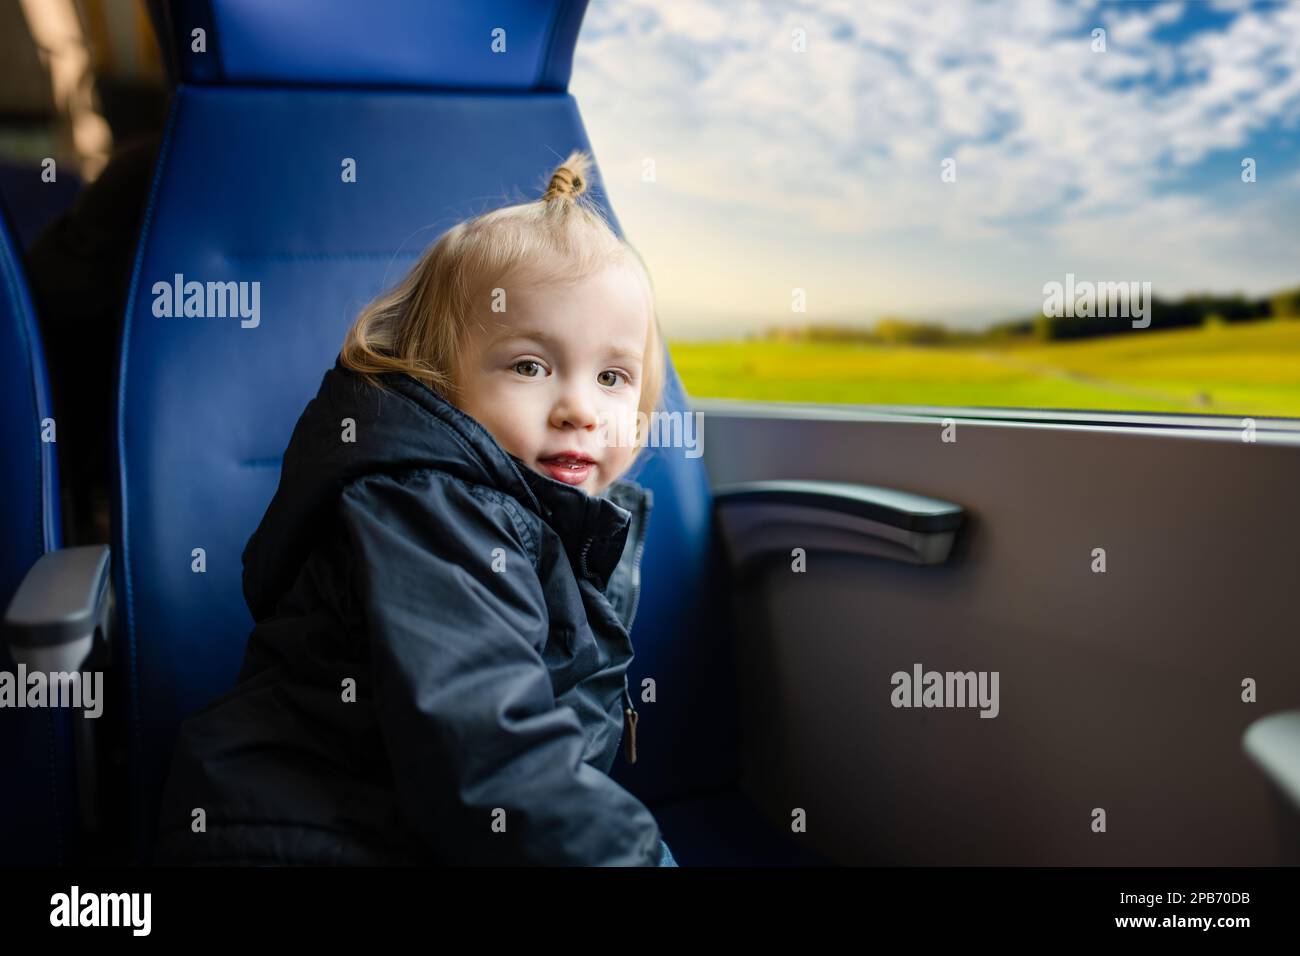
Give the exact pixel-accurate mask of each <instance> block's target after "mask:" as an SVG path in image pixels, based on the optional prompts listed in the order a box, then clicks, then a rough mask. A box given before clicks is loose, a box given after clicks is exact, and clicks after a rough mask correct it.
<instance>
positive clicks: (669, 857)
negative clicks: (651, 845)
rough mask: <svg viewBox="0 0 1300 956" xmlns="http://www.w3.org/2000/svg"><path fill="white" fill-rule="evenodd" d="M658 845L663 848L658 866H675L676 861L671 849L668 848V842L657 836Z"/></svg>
mask: <svg viewBox="0 0 1300 956" xmlns="http://www.w3.org/2000/svg"><path fill="white" fill-rule="evenodd" d="M659 845H660V846H661V847H662V848H663V854H662V855H661V856H660V857H659V865H660V866H677V861H676V860H674V859H673V851H672V850H670V849H668V844H667V843H665V842H664V841H663V837H660V838H659Z"/></svg>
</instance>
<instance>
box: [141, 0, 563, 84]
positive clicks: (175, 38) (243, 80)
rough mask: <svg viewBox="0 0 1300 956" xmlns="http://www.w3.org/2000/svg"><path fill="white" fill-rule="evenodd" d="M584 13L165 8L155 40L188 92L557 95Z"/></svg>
mask: <svg viewBox="0 0 1300 956" xmlns="http://www.w3.org/2000/svg"><path fill="white" fill-rule="evenodd" d="M586 7H587V0H495V2H493V3H479V2H465V0H365V2H358V0H270V2H268V0H170V2H168V3H167V5H166V16H165V20H166V23H165V27H164V28H165V30H166V33H167V36H166V37H161V38H160V40H161V41H162V42H163V43H164V44H169V45H170V46H171V49H170V50H169V51H168V53H169V57H168V58H169V60H171V61H172V62H174V63H175V64H176V65H177V69H178V71H179V79H180V81H181V82H185V83H201V84H208V85H221V84H231V85H263V86H289V85H311V86H347V87H361V86H379V87H384V86H394V87H414V88H424V89H448V90H520V91H529V90H547V91H563V90H565V89H567V88H568V85H569V75H570V73H571V71H572V67H573V48H574V45H575V44H576V43H577V39H578V28H579V27H580V26H581V24H582V16H583V13H584V12H585V11H586ZM197 31H202V33H198V32H197Z"/></svg>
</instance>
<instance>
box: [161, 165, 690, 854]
mask: <svg viewBox="0 0 1300 956" xmlns="http://www.w3.org/2000/svg"><path fill="white" fill-rule="evenodd" d="M589 165H590V164H589V159H588V157H587V156H586V154H585V153H582V152H574V153H571V154H570V155H569V156H568V158H566V159H565V160H564V162H563V163H562V164H561V165H560V166H559V167H558V168H556V169H555V170H554V172H553V174H552V175H551V177H550V180H549V183H548V186H547V188H546V191H545V193H544V195H543V196H542V197H541V198H540V199H539V200H537V201H535V202H526V203H522V204H518V205H511V206H506V207H504V208H501V209H497V210H494V211H492V212H489V213H486V214H484V215H481V216H478V217H476V218H473V219H471V220H468V221H466V222H462V223H460V224H458V225H456V226H454V227H453V228H451V229H450V230H448V231H447V232H446V233H445V234H444V235H443V236H441V237H440V238H439V239H438V240H437V241H436V242H435V243H434V244H433V245H432V246H431V247H430V248H429V249H428V250H427V251H426V252H425V254H424V255H423V256H422V257H421V259H420V260H419V262H418V263H417V264H416V265H415V267H414V268H413V269H412V270H411V272H410V273H409V274H408V275H407V276H406V277H405V278H404V279H403V280H402V281H401V282H400V283H399V284H398V285H397V286H396V287H395V288H393V289H392V290H391V291H389V292H387V293H385V294H384V295H382V296H380V297H379V298H378V299H376V300H375V301H374V302H372V303H371V304H370V305H369V306H367V307H366V308H365V309H364V310H363V311H362V312H361V314H360V315H359V316H358V317H357V319H356V321H355V323H354V324H353V326H352V328H351V329H350V330H349V332H348V334H347V337H346V340H345V342H344V345H343V348H342V350H341V352H340V354H339V357H338V360H337V361H336V362H335V365H334V367H333V368H332V369H331V370H329V371H328V372H326V374H325V376H324V378H323V380H322V382H321V386H320V390H319V392H318V394H317V395H316V397H315V398H314V399H312V401H311V402H310V403H309V404H308V406H307V408H306V410H305V411H304V412H303V414H302V416H301V418H300V419H299V421H298V423H297V425H296V427H295V429H294V433H293V436H292V438H291V439H290V442H289V446H288V448H287V450H286V452H285V456H284V461H283V466H282V469H281V474H280V484H279V487H278V489H277V490H276V494H275V497H274V499H273V500H272V502H271V504H270V506H269V507H268V508H267V511H266V514H265V515H264V516H263V518H262V521H261V523H260V524H259V526H258V528H257V530H256V532H255V533H254V534H253V536H252V537H251V538H250V539H249V542H248V545H247V547H246V548H245V550H244V555H243V560H244V596H245V599H246V601H247V602H248V606H249V609H250V611H251V612H252V614H253V618H254V620H255V621H256V625H255V627H254V629H253V631H252V633H251V635H250V637H249V640H248V646H247V649H246V652H245V657H244V662H243V667H242V669H241V671H240V675H239V681H238V683H237V686H236V687H235V688H234V689H233V690H232V691H230V692H229V693H228V694H226V695H225V696H224V697H222V698H220V699H219V700H217V701H215V702H214V703H212V704H210V705H209V706H207V707H205V708H204V709H203V710H201V711H199V712H198V713H196V714H194V715H192V716H191V717H190V718H189V719H188V720H187V721H186V722H185V723H184V724H183V725H182V728H181V733H180V737H179V740H178V743H177V747H176V751H175V754H174V757H173V761H172V766H171V771H170V776H169V778H168V782H167V788H166V793H165V795H164V801H163V812H162V816H161V819H160V824H159V838H158V843H157V851H156V861H157V862H160V863H178V862H204V863H308V864H321V863H361V864H389V863H429V862H434V863H451V864H547V865H564V864H587V865H592V864H594V865H648V866H675V865H676V864H675V863H674V861H673V858H672V854H671V853H670V852H669V850H668V847H667V844H666V843H665V842H664V841H663V839H662V836H661V834H660V831H659V827H658V825H657V823H656V821H655V819H654V818H653V816H652V815H651V814H650V812H649V810H648V809H647V808H646V807H645V806H644V805H643V804H642V803H641V802H640V801H639V800H637V799H636V798H635V797H634V796H632V794H630V793H629V792H628V791H627V790H625V789H624V788H622V787H620V786H619V785H618V784H616V783H615V782H614V781H613V779H612V778H611V777H610V776H609V770H610V768H611V766H612V764H613V761H614V759H615V757H616V755H617V752H618V748H619V744H620V741H621V742H622V743H623V745H624V752H625V757H626V759H627V760H628V761H629V762H631V761H635V760H636V756H637V754H636V723H637V716H638V715H637V713H636V709H635V707H634V706H633V703H632V697H631V694H630V692H629V689H628V679H627V667H628V664H629V662H630V661H631V659H632V655H633V649H632V645H631V642H630V639H629V636H628V634H629V631H630V629H631V626H632V621H633V618H634V617H635V613H636V606H637V600H638V596H639V592H640V568H639V563H640V558H641V553H642V549H643V546H644V540H645V531H646V520H647V518H648V516H649V513H650V508H651V505H652V500H651V495H650V493H649V491H648V490H646V489H644V488H642V487H641V486H640V485H638V484H636V483H635V482H634V481H632V480H630V479H629V478H627V477H625V476H626V475H627V474H628V472H629V470H630V468H631V467H632V465H633V463H634V460H635V459H636V456H637V452H638V450H639V448H640V446H641V445H642V444H643V443H644V440H645V425H646V423H647V421H648V419H649V415H650V413H651V412H652V411H653V410H654V409H655V407H656V406H657V404H658V401H659V397H660V391H661V389H662V384H663V378H664V369H665V358H664V351H663V344H662V341H661V335H660V330H659V328H658V321H657V319H656V316H655V312H654V306H653V297H652V290H651V287H650V282H649V278H648V276H647V274H646V272H645V270H644V268H643V266H642V264H641V262H640V260H639V258H638V256H637V255H636V254H635V252H634V251H633V250H632V249H631V247H630V246H628V245H627V244H626V243H625V242H623V241H622V240H620V239H619V238H618V237H617V236H616V235H615V234H614V233H613V231H612V230H611V229H610V228H609V226H608V224H607V223H606V222H605V221H604V220H603V218H602V217H601V216H600V214H599V211H598V210H597V209H596V208H595V207H594V206H593V205H592V204H590V202H589V199H588V196H587V187H588V183H589ZM629 436H630V438H629Z"/></svg>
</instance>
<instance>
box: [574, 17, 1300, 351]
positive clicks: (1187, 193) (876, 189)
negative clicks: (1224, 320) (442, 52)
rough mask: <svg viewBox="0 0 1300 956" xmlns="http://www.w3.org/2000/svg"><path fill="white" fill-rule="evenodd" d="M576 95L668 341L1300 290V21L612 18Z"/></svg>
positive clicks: (584, 45) (586, 35)
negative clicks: (1075, 288) (1077, 302)
mask: <svg viewBox="0 0 1300 956" xmlns="http://www.w3.org/2000/svg"><path fill="white" fill-rule="evenodd" d="M1097 28H1100V29H1104V30H1105V31H1106V50H1105V52H1096V51H1094V50H1093V43H1094V41H1093V35H1092V34H1093V30H1094V29H1097ZM795 31H802V35H803V36H804V37H805V38H806V42H805V49H804V52H796V51H795V50H794V49H793V44H794V38H795ZM570 89H571V90H572V92H573V94H574V96H575V97H576V98H577V101H578V104H579V106H580V108H581V110H582V113H583V117H584V119H585V121H586V124H587V131H588V134H589V135H590V137H591V141H592V145H593V148H594V149H595V152H596V156H597V159H598V160H599V162H600V165H601V170H602V173H603V174H604V177H605V181H606V187H607V189H608V191H609V194H610V198H611V201H612V203H613V205H614V208H615V210H616V211H617V213H618V216H619V219H620V221H621V223H622V224H623V227H624V230H625V232H626V234H627V236H628V238H629V239H630V240H631V241H632V243H633V244H634V245H636V246H637V248H638V249H639V250H640V251H641V253H642V255H644V256H645V258H646V261H647V263H648V264H649V266H650V269H651V272H652V277H653V280H654V283H655V289H656V294H657V298H658V304H659V312H660V319H661V322H662V323H663V326H664V328H665V330H666V331H667V332H668V334H669V335H673V336H682V337H696V336H704V337H709V336H714V335H726V334H733V333H736V332H741V331H745V330H749V329H754V328H761V327H763V326H764V325H767V324H769V323H772V322H793V321H829V322H848V321H860V322H871V321H874V320H875V319H877V318H879V317H881V316H884V315H903V316H908V317H912V318H917V319H937V320H941V321H946V322H948V323H950V324H952V325H969V326H979V325H983V324H986V323H987V322H989V321H993V320H997V319H1002V318H1010V317H1013V316H1018V315H1027V314H1030V313H1032V312H1034V311H1035V310H1036V309H1037V308H1038V307H1039V306H1040V305H1041V303H1042V286H1043V284H1044V283H1045V282H1049V281H1052V280H1058V281H1063V280H1064V277H1065V274H1066V273H1067V272H1073V273H1074V274H1075V275H1076V276H1077V277H1078V278H1080V279H1093V280H1104V281H1121V280H1136V281H1150V282H1151V283H1152V285H1153V289H1154V292H1155V294H1156V295H1160V296H1173V297H1176V296H1178V295H1181V294H1184V293H1186V292H1196V291H1217V292H1236V291H1240V292H1244V293H1247V294H1264V293H1268V292H1271V291H1274V290H1276V289H1278V288H1281V287H1288V286H1296V285H1300V225H1298V224H1300V2H1238V0H1184V2H1104V0H1097V2H1088V0H1059V2H1053V0H871V2H861V0H857V2H854V0H842V2H841V0H819V2H815V3H813V2H808V3H804V2H778V0H767V2H760V0H749V2H743V0H669V2H657V0H592V2H591V5H590V7H589V8H588V11H587V15H586V19H585V21H584V23H583V28H582V34H581V35H580V37H579V40H578V49H577V53H576V55H575V59H574V71H573V80H572V83H571V86H570ZM1245 157H1251V158H1253V159H1255V161H1256V163H1257V177H1258V178H1257V181H1256V182H1255V183H1250V184H1247V183H1243V182H1242V181H1241V161H1242V159H1243V158H1245ZM946 158H952V159H954V160H955V161H956V173H957V180H956V182H948V183H945V182H943V181H941V176H940V173H941V164H942V162H943V161H944V159H946ZM650 163H652V164H653V170H654V180H653V181H646V179H645V176H644V171H645V170H646V169H647V167H648V166H649V165H650ZM796 287H798V288H803V289H805V290H807V308H808V311H807V313H806V314H804V315H794V314H792V313H791V309H790V303H791V289H793V288H796Z"/></svg>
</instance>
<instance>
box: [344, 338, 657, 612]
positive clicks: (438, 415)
mask: <svg viewBox="0 0 1300 956" xmlns="http://www.w3.org/2000/svg"><path fill="white" fill-rule="evenodd" d="M335 368H336V369H338V370H340V371H342V372H343V374H350V373H349V372H348V371H347V370H346V369H343V368H342V366H341V365H340V364H339V363H336V364H335ZM383 378H384V380H385V382H387V383H388V384H389V385H390V387H392V388H393V389H394V390H395V391H397V392H399V393H400V394H402V395H404V396H406V397H407V398H410V399H411V400H412V401H414V402H415V404H416V405H417V406H418V407H419V408H420V409H422V410H424V411H425V412H427V413H428V414H429V415H431V416H432V417H433V419H435V420H436V422H437V423H438V424H439V425H441V426H442V428H443V429H445V430H447V431H448V432H449V433H450V434H451V435H452V436H454V438H455V439H456V440H458V442H459V443H460V444H461V445H462V446H463V449H464V452H465V456H466V457H467V458H468V459H469V462H468V464H469V465H470V467H471V472H479V473H481V475H482V479H481V480H482V483H484V484H488V485H490V486H491V487H495V488H497V489H498V490H500V491H503V492H505V493H506V494H509V495H511V496H512V497H514V498H515V499H516V500H517V501H519V503H520V504H522V505H523V506H524V507H526V508H528V509H529V510H531V511H533V512H534V513H536V514H537V515H538V516H539V517H541V518H542V520H543V521H545V522H546V523H547V524H548V525H550V527H551V528H552V529H554V531H555V533H556V534H557V535H558V536H559V538H560V540H561V541H562V542H563V543H564V549H565V552H566V553H567V554H568V557H569V562H570V564H571V565H572V566H573V570H574V573H575V574H576V575H578V576H579V577H586V578H587V579H589V580H590V581H591V582H592V583H593V584H595V586H596V587H597V588H598V589H600V590H602V591H603V590H605V588H606V586H607V585H608V583H609V579H610V576H611V575H612V574H613V572H614V569H615V567H617V566H618V563H619V560H620V559H621V558H622V556H623V551H624V548H625V546H626V543H627V535H628V529H629V525H630V522H631V512H630V510H629V509H628V508H626V507H623V506H621V505H619V504H617V503H616V501H615V499H617V500H618V501H623V502H625V503H627V504H635V503H639V502H640V501H642V500H644V499H647V498H649V497H650V492H649V491H648V490H647V489H645V488H642V487H641V486H640V485H638V484H636V483H635V482H632V481H628V480H626V479H619V480H617V481H614V482H611V483H610V487H609V488H607V489H606V491H605V492H604V493H603V494H601V495H590V494H588V493H587V492H585V491H583V490H582V489H581V488H575V487H573V486H572V485H568V484H565V483H564V482H562V481H558V480H556V479H554V478H551V477H550V476H549V475H543V474H541V473H540V472H537V471H534V470H533V469H531V468H529V467H528V466H527V465H525V464H524V462H523V461H522V459H520V458H517V457H515V456H514V455H512V454H510V453H509V452H507V451H506V450H505V449H504V448H502V447H501V445H500V443H498V442H497V440H496V439H495V438H494V437H493V436H492V434H491V433H490V432H489V431H488V430H487V429H486V428H484V427H483V425H482V424H480V423H479V421H478V420H477V419H475V418H474V417H473V416H471V415H468V414H466V413H465V412H463V411H461V409H459V408H457V407H456V406H455V405H453V404H452V403H451V402H449V401H447V400H446V399H445V398H443V397H442V396H441V395H439V394H438V393H437V392H435V391H433V390H432V389H430V388H429V387H428V386H426V385H425V384H424V383H423V382H420V381H419V380H418V379H415V378H412V377H411V376H409V375H401V374H391V375H385V376H383Z"/></svg>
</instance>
